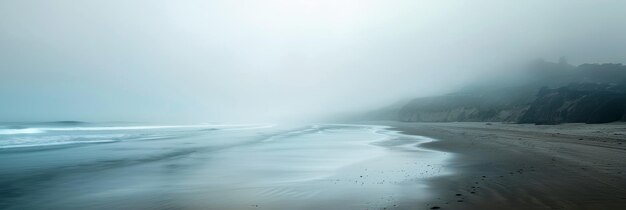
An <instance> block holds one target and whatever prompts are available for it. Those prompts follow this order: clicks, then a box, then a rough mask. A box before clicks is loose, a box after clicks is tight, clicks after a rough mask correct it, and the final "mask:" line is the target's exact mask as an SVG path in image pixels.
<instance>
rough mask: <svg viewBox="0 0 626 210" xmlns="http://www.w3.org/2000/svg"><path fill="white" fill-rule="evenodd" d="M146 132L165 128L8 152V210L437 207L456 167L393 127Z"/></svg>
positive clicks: (2, 158)
mask: <svg viewBox="0 0 626 210" xmlns="http://www.w3.org/2000/svg"><path fill="white" fill-rule="evenodd" d="M75 130H81V131H75ZM82 130H84V129H72V131H63V132H62V133H52V132H49V133H42V134H38V135H43V137H46V138H47V137H63V136H66V135H75V133H76V132H78V134H76V135H86V134H89V135H92V134H93V133H92V131H82ZM83 132H87V133H85V134H83ZM99 132H104V134H106V135H109V134H110V133H109V132H110V131H99ZM127 132H128V131H126V130H120V131H116V132H115V133H116V134H124V135H128V133H127ZM136 132H139V131H136ZM144 132H145V135H148V134H149V135H153V134H155V133H161V134H159V135H157V137H159V138H149V139H147V140H146V139H145V138H142V140H134V139H131V140H125V141H119V142H111V143H84V144H71V145H67V144H66V145H60V146H58V145H57V146H37V147H20V148H8V149H4V150H0V168H1V169H2V170H0V209H20V210H21V209H237V210H239V209H270V210H275V209H341V210H349V209H355V210H361V209H416V208H417V209H428V208H431V207H432V205H430V204H429V202H430V201H431V200H433V199H435V198H434V197H433V196H432V193H431V192H430V191H429V190H428V186H427V185H426V184H427V183H428V179H430V178H432V177H436V176H442V175H446V174H450V173H451V172H450V171H449V170H447V169H446V167H444V165H445V164H446V162H447V160H449V159H451V158H452V155H451V154H450V153H447V152H441V151H435V150H429V149H424V148H421V147H419V145H420V144H423V143H426V142H430V141H433V139H429V138H425V137H420V136H413V135H404V134H400V133H399V132H398V131H392V130H389V129H388V128H387V127H385V126H364V125H328V124H323V125H307V126H295V127H294V126H287V127H272V128H269V127H262V128H256V127H255V129H245V130H241V129H238V130H228V129H214V130H206V129H195V128H191V129H189V128H188V129H186V130H173V131H169V130H162V131H157V130H145V131H141V133H139V134H141V135H139V136H144ZM28 135H29V134H28ZM150 137H152V136H150ZM64 138H65V137H64Z"/></svg>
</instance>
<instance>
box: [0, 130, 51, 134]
mask: <svg viewBox="0 0 626 210" xmlns="http://www.w3.org/2000/svg"><path fill="white" fill-rule="evenodd" d="M43 132H44V131H43V130H41V129H39V128H23V129H0V135H15V134H34V133H43Z"/></svg>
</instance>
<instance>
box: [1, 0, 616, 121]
mask: <svg viewBox="0 0 626 210" xmlns="http://www.w3.org/2000/svg"><path fill="white" fill-rule="evenodd" d="M624 8H626V2H623V1H608V0H607V1H564V0H563V1H549V2H548V1H517V2H511V1H495V0H494V1H471V3H470V2H469V1H414V0H407V1H389V0H386V1H360V0H343V1H336V0H335V1H330V0H329V1H305V0H268V1H232V0H228V1H226V0H224V1H175V2H174V1H106V2H104V1H79V2H76V1H31V0H20V1H13V0H8V1H2V2H0V32H1V33H0V46H2V47H0V98H2V103H0V120H2V121H48V120H85V121H193V122H210V121H237V122H259V121H264V122H265V121H279V120H285V119H308V120H311V119H318V118H321V117H326V116H332V115H333V114H337V113H346V112H358V111H366V110H371V109H376V108H380V107H383V106H386V105H389V104H392V103H394V102H396V101H398V100H402V99H407V98H414V97H420V96H429V95H434V94H441V93H446V92H450V91H453V90H455V89H457V88H459V87H462V86H464V85H466V84H468V83H471V82H472V81H475V80H477V79H480V78H482V77H485V76H488V75H491V74H494V73H495V72H501V71H510V70H511V69H514V68H508V67H509V66H511V65H513V64H517V63H520V62H526V61H529V60H531V59H536V58H545V59H547V60H556V59H558V58H559V57H561V56H565V57H567V58H568V59H569V62H570V63H572V64H582V63H602V62H626V57H625V56H624V55H626V39H624V37H626V24H623V20H624V19H626V13H625V12H624Z"/></svg>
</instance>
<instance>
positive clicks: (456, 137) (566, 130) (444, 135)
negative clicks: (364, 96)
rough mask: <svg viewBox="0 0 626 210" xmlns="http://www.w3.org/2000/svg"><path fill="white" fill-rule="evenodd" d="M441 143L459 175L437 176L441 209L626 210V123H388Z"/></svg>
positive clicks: (434, 185)
mask: <svg viewBox="0 0 626 210" xmlns="http://www.w3.org/2000/svg"><path fill="white" fill-rule="evenodd" d="M382 124H387V125H391V126H395V127H396V128H397V129H398V130H401V131H403V132H405V133H407V134H415V135H422V136H427V137H432V138H436V139H439V140H440V141H436V142H431V143H426V144H422V145H421V146H423V147H425V148H429V149H434V150H441V151H446V152H451V153H454V154H456V155H455V156H454V158H452V160H451V161H450V163H449V165H448V167H449V169H451V170H452V171H454V172H455V173H453V174H452V175H447V176H440V177H436V178H433V179H432V180H431V182H430V190H431V192H432V193H434V195H435V197H436V199H434V200H432V202H431V203H430V204H429V206H438V207H440V208H441V209H624V208H626V161H625V160H626V124H624V123H617V124H603V125H588V124H564V125H541V126H537V125H519V124H503V123H400V122H384V123H382Z"/></svg>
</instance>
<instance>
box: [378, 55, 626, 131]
mask: <svg viewBox="0 0 626 210" xmlns="http://www.w3.org/2000/svg"><path fill="white" fill-rule="evenodd" d="M523 75H524V76H523V78H519V79H518V80H516V81H515V82H511V83H510V84H515V85H502V84H508V82H507V81H493V83H489V82H486V83H485V81H481V84H499V85H481V86H478V85H474V86H470V87H467V88H465V89H463V90H460V91H458V92H455V93H450V94H446V95H440V96H432V97H424V98H416V99H413V100H411V101H409V102H408V103H405V104H404V105H403V106H397V107H398V108H386V109H383V110H379V111H377V112H373V113H377V116H373V115H370V116H371V117H373V118H381V116H383V117H384V118H387V119H395V120H398V121H405V122H464V121H465V122H470V121H474V122H475V121H479V122H480V121H500V122H513V123H535V124H558V123H606V122H613V121H621V120H625V119H626V116H624V115H625V112H626V111H625V110H626V66H624V65H622V64H583V65H579V66H572V65H569V64H567V63H566V62H564V61H561V62H559V63H551V62H545V61H537V62H535V63H533V64H532V65H530V66H529V67H528V68H527V70H526V71H524V74H523ZM520 81H522V82H520Z"/></svg>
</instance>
